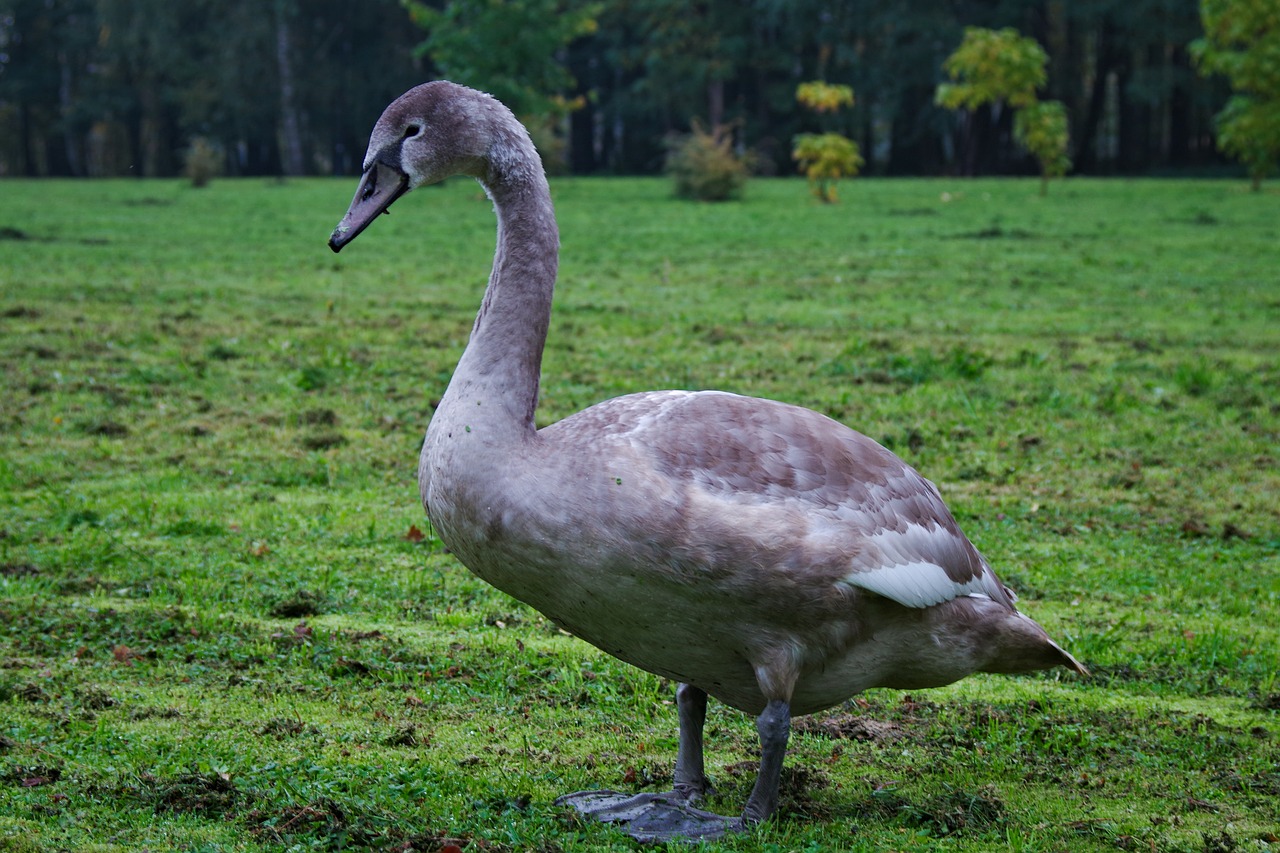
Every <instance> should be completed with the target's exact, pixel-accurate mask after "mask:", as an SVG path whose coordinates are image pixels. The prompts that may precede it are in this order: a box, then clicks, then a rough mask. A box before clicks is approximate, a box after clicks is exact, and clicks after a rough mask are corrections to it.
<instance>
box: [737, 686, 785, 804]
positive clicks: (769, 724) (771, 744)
mask: <svg viewBox="0 0 1280 853" xmlns="http://www.w3.org/2000/svg"><path fill="white" fill-rule="evenodd" d="M756 731H758V732H759V733H760V772H759V773H758V774H757V775H756V784H755V786H754V787H753V788H752V789H751V796H750V797H749V798H748V799H747V807H746V808H745V809H743V810H742V822H743V823H745V824H748V825H752V824H757V823H760V822H761V821H763V820H767V819H768V817H769V815H771V814H773V812H774V810H775V809H777V808H778V785H779V783H780V782H781V780H782V760H783V758H785V757H786V754H787V741H788V740H790V738H791V706H790V705H789V704H788V703H787V702H785V701H784V700H782V699H774V700H772V701H771V702H770V703H769V704H768V705H766V706H765V709H764V711H762V712H761V713H760V716H759V717H757V718H756Z"/></svg>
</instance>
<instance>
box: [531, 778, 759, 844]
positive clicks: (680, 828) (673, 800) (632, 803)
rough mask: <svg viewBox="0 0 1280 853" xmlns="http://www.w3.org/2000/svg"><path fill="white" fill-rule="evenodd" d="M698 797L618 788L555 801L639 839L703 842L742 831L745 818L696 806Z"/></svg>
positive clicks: (566, 796)
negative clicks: (623, 791)
mask: <svg viewBox="0 0 1280 853" xmlns="http://www.w3.org/2000/svg"><path fill="white" fill-rule="evenodd" d="M693 799H695V798H693V797H689V796H687V795H682V794H681V793H679V792H677V791H667V792H665V793H661V794H651V793H641V794H620V793H618V792H617V791H578V792H577V793H573V794H565V795H564V796H563V797H560V798H559V799H557V800H556V804H557V805H568V806H573V808H574V809H576V810H577V811H578V812H580V813H581V814H584V815H587V816H588V817H593V818H595V819H596V820H598V821H600V822H602V823H614V824H620V825H621V826H620V828H621V829H623V830H624V831H625V832H626V833H627V834H628V835H630V836H631V837H632V838H634V839H635V840H636V841H639V842H641V843H646V844H653V843H659V842H665V841H679V840H685V841H704V840H710V839H715V838H720V837H721V836H723V835H724V834H725V833H729V832H741V831H742V830H743V829H744V826H745V825H744V824H743V821H742V818H737V817H723V816H722V815H718V814H713V813H711V812H707V811H703V810H702V809H695V808H694V807H693V806H692V805H690V802H691V801H692V800H693Z"/></svg>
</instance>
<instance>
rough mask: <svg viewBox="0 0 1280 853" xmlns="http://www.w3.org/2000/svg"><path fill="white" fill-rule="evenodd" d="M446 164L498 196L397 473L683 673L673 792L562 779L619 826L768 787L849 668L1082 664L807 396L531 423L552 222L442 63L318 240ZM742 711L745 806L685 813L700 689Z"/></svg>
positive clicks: (657, 661) (496, 552) (338, 236)
mask: <svg viewBox="0 0 1280 853" xmlns="http://www.w3.org/2000/svg"><path fill="white" fill-rule="evenodd" d="M453 174H467V175H471V176H473V177H475V178H476V179H477V180H479V181H480V183H481V184H482V185H483V186H484V188H485V190H486V191H487V192H488V193H489V195H490V197H491V198H492V199H493V201H494V207H495V211H496V213H497V216H498V241H497V251H496V254H495V258H494V268H493V273H492V275H491V277H490V280H489V286H488V288H487V290H486V291H485V294H484V299H483V302H482V305H481V308H480V311H479V314H478V315H477V317H476V322H475V326H474V328H473V330H472V334H471V339H470V342H469V343H468V345H467V348H466V351H465V352H464V354H463V356H462V358H461V360H460V361H459V363H458V366H457V369H456V370H455V372H454V375H453V378H452V381H451V382H450V384H449V387H448V390H447V391H446V392H445V394H444V396H443V398H442V399H441V401H440V404H439V406H438V407H437V409H436V412H435V415H434V416H433V418H432V420H431V424H430V426H429V428H428V430H427V434H426V439H425V441H424V443H423V448H422V455H421V459H420V462H419V468H418V479H419V484H420V488H421V492H422V499H423V503H424V505H425V507H426V510H427V514H428V516H429V517H430V519H431V521H432V524H433V525H434V527H435V529H436V531H437V532H438V534H439V536H440V538H441V539H442V540H443V542H444V543H445V544H446V545H448V546H449V548H450V549H451V550H452V551H453V553H454V554H455V555H457V557H458V559H459V560H460V561H461V562H462V563H463V564H464V565H465V566H467V568H468V569H470V570H471V571H472V572H474V573H476V574H477V575H479V576H480V577H482V578H484V579H485V580H486V581H488V582H489V583H491V584H493V585H494V586H496V587H498V588H499V589H501V590H503V591H505V592H507V593H509V594H510V595H512V596H514V597H515V598H518V599H520V600H521V601H524V602H526V603H528V604H529V605H531V606H533V607H534V608H536V609H537V610H539V611H540V612H542V613H544V614H545V615H546V616H547V617H548V618H550V619H552V620H553V621H555V622H556V623H557V624H559V625H561V626H563V627H564V628H565V629H567V630H568V631H570V632H572V633H573V634H575V635H576V636H578V637H581V638H582V639H584V640H586V641H587V642H590V643H592V644H593V645H595V646H597V647H599V648H601V649H603V650H604V651H606V652H608V653H609V654H611V655H614V656H615V657H618V658H620V659H622V660H624V661H627V662H629V663H632V664H634V665H636V666H638V667H641V668H643V669H646V670H648V671H650V672H653V673H657V674H659V675H662V676H665V677H667V678H671V679H673V680H675V681H678V682H680V683H681V684H682V685H687V686H682V688H681V690H680V691H679V695H678V698H679V700H680V701H679V705H680V712H681V713H680V722H681V743H680V754H679V756H678V757H677V766H676V774H675V782H676V785H675V789H674V790H673V791H672V792H669V793H667V794H661V795H654V794H643V795H638V796H636V797H626V796H624V795H620V794H614V793H612V792H584V793H582V794H576V795H571V796H570V797H569V798H567V800H566V801H567V802H570V803H571V804H573V805H574V806H576V807H577V808H579V809H580V810H582V811H584V812H586V813H589V814H595V815H597V816H598V817H600V818H601V819H603V820H618V821H622V822H624V823H626V824H627V825H628V826H629V829H630V831H631V832H632V834H633V835H635V836H636V837H639V838H665V837H671V836H674V835H691V836H695V837H714V836H716V835H718V834H720V833H722V832H724V831H726V830H732V829H738V828H741V826H742V825H743V823H744V822H745V823H748V824H749V823H752V822H756V821H758V820H761V819H764V818H765V817H767V816H768V815H769V814H770V813H771V812H772V811H773V809H774V808H775V807H776V803H777V786H778V773H779V771H780V768H781V764H782V754H783V752H784V751H785V746H786V734H787V730H788V728H789V718H790V716H791V715H792V714H807V713H811V712H814V711H818V710H821V709H823V708H827V707H831V706H832V705H835V704H838V703H840V702H842V701H844V700H846V699H848V698H849V697H850V696H852V695H854V694H856V693H858V692H860V691H862V690H865V689H867V688H870V687H899V688H912V689H914V688H921V687H930V686H939V685H943V684H948V683H950V682H952V681H955V680H957V679H960V678H963V677H964V676H966V675H968V674H970V673H973V672H978V671H987V672H1024V671H1030V670H1036V669H1045V668H1049V667H1053V666H1058V665H1062V666H1066V667H1069V668H1072V669H1075V670H1076V671H1079V672H1083V671H1084V670H1083V667H1081V666H1080V664H1079V663H1077V662H1076V661H1075V659H1074V658H1072V657H1071V656H1070V655H1069V654H1067V653H1066V652H1065V651H1063V650H1062V649H1061V648H1060V647H1059V646H1058V645H1057V644H1055V643H1054V642H1053V641H1052V640H1050V639H1049V637H1048V636H1047V635H1046V634H1045V632H1044V631H1043V630H1042V629H1041V628H1040V626H1039V625H1037V624H1036V623H1035V622H1033V621H1032V620H1031V619H1029V618H1027V617H1026V616H1023V615H1022V614H1020V613H1019V612H1018V611H1017V609H1016V608H1015V606H1014V602H1013V596H1012V595H1011V594H1010V593H1009V592H1008V591H1007V590H1006V589H1005V588H1004V586H1003V585H1002V584H1001V583H1000V581H999V580H998V578H997V577H996V576H995V574H994V573H993V572H992V570H991V568H990V566H989V565H988V564H987V562H986V561H985V560H984V559H983V557H982V556H981V555H980V554H979V553H978V551H977V550H976V549H975V548H974V547H973V545H972V544H970V542H969V540H968V539H966V538H965V537H964V535H963V534H962V533H961V532H960V529H959V527H958V526H957V524H956V522H955V519H954V518H953V517H952V516H951V513H950V512H949V511H948V510H947V508H946V506H945V505H944V503H943V502H942V499H941V497H940V496H939V494H938V491H937V489H936V488H934V486H933V484H931V483H930V482H928V481H927V480H925V479H924V478H923V477H921V476H920V475H919V474H918V473H916V471H915V470H914V469H912V468H911V467H910V466H908V465H906V464H905V463H904V462H902V460H900V459H898V458H897V457H896V456H894V455H893V454H892V453H890V452H889V451H888V450H886V449H884V448H883V447H881V446H880V445H879V444H877V443H875V442H874V441H872V440H871V439H869V438H867V437H866V436H863V435H861V434H859V433H857V432H854V431H853V430H850V429H848V428H847V427H845V426H843V425H841V424H839V423H837V422H835V421H833V420H831V419H829V418H827V417H824V416H822V415H820V414H817V413H816V412H812V411H809V410H807V409H803V408H799V407H796V406H791V405H787V404H784V403H779V402H775V401H771V400H762V399H755V398H750V397H742V396H738V395H734V394H726V393H721V392H714V391H703V392H685V391H656V392H649V393H643V394H633V395H629V396H625V397H619V398H616V399H612V400H606V401H605V402H602V403H599V404H597V405H595V406H592V407H591V408H589V409H586V410H585V411H582V412H579V413H578V414H575V415H573V416H571V417H568V418H566V419H564V420H563V421H560V422H559V423H556V424H552V425H551V426H548V427H545V428H543V429H541V430H538V429H536V428H535V425H534V410H535V408H536V406H537V395H538V381H539V373H540V369H541V359H542V351H543V346H544V344H545V341H546V336H547V329H548V324H549V319H550V314H551V297H552V291H553V289H554V284H555V277H556V268H557V262H558V261H557V259H558V252H559V239H558V234H557V230H556V223H555V215H554V212H553V210H552V205H551V197H550V193H549V191H548V188H547V183H546V179H545V177H544V174H543V171H542V168H541V164H540V160H539V158H538V155H537V152H536V151H535V150H534V148H533V145H532V143H531V142H530V141H529V137H528V134H527V133H526V132H525V130H524V128H523V127H522V126H521V125H520V124H519V122H517V121H516V120H515V118H514V117H513V116H512V115H511V113H510V112H509V111H508V110H507V109H506V108H505V107H503V106H502V105H501V104H499V103H498V102H497V101H496V100H494V99H493V98H490V97H489V96H487V95H484V94H482V93H479V92H475V91H473V90H470V89H466V88H464V87H461V86H457V85H454V84H451V83H446V82H437V83H428V84H425V85H423V86H419V87H417V88H415V89H412V90H410V91H409V92H407V93H406V94H405V95H403V96H401V97H400V98H399V99H397V100H396V101H395V102H393V103H392V104H391V105H390V106H389V107H388V108H387V110H386V111H385V112H384V113H383V115H382V117H381V118H380V119H379V120H378V123H377V125H376V126H375V128H374V131H373V134H372V136H371V139H370V143H369V151H368V154H367V156H366V158H365V175H364V177H363V179H362V181H361V184H360V188H359V189H358V190H357V192H356V197H355V199H354V200H353V201H352V205H351V208H350V210H349V211H348V212H347V215H346V216H345V217H344V219H343V221H342V223H341V224H340V225H339V227H338V228H337V229H336V230H335V231H334V235H333V237H332V238H331V240H330V245H331V246H333V248H334V250H335V251H337V250H339V249H341V248H342V246H343V245H345V244H346V243H347V242H349V241H350V240H351V239H353V238H354V237H355V236H356V235H357V234H359V233H360V231H361V230H363V228H364V227H366V226H367V225H368V224H369V223H370V222H371V221H372V220H373V219H374V218H375V217H376V216H377V214H378V213H381V212H382V211H384V210H385V209H386V208H387V207H388V206H389V205H390V204H391V203H392V202H393V201H395V199H396V198H398V197H399V196H400V195H401V194H403V193H404V192H407V191H409V190H411V189H413V188H416V187H418V186H422V185H424V184H428V183H433V182H436V181H439V180H443V179H444V178H446V177H448V176H450V175H453ZM707 694H709V695H711V696H714V697H715V698H717V699H719V700H721V701H723V702H725V703H726V704H728V705H731V706H733V707H735V708H738V709H741V710H743V711H746V712H748V713H751V714H756V715H759V719H758V727H759V728H760V731H761V739H762V749H763V753H764V757H763V758H762V762H761V772H760V776H759V779H758V781H757V784H756V788H755V790H754V791H753V793H752V796H751V799H750V800H749V802H748V805H747V808H746V809H745V811H744V813H743V817H742V818H740V819H739V818H721V817H719V816H716V815H711V814H709V813H707V812H703V811H700V810H698V809H695V808H693V805H692V804H693V802H695V801H696V800H697V799H698V798H699V797H700V796H701V795H702V794H703V793H704V792H705V791H706V790H707V789H708V787H709V783H708V782H707V780H706V777H705V774H704V773H703V771H702V745H701V725H702V724H701V719H702V716H703V714H704V713H705V701H706V695H707Z"/></svg>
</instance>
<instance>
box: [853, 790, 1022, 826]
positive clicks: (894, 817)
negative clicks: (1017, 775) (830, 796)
mask: <svg viewBox="0 0 1280 853" xmlns="http://www.w3.org/2000/svg"><path fill="white" fill-rule="evenodd" d="M854 805H855V808H856V810H857V811H859V812H861V813H863V814H867V815H871V816H874V817H876V818H877V819H879V820H891V821H896V822H898V823H901V824H903V825H905V826H911V827H915V828H918V829H923V830H924V831H926V832H928V833H929V834H930V835H933V836H939V837H940V836H944V835H961V834H966V833H982V832H984V831H986V830H988V829H991V828H992V827H995V826H998V825H1000V824H1001V823H1003V822H1004V820H1005V818H1006V816H1007V809H1006V807H1005V804H1004V801H1003V800H1001V799H1000V797H999V795H998V794H997V792H996V791H995V789H994V788H992V787H991V786H982V787H980V788H977V789H975V790H972V791H968V790H961V789H958V788H950V787H948V790H946V791H945V792H943V793H941V794H938V795H936V796H932V797H925V798H924V799H921V800H911V799H909V798H907V797H906V796H904V795H902V794H901V793H899V792H898V791H897V790H896V789H894V788H893V787H891V786H885V787H882V788H877V789H876V790H874V791H872V793H871V794H870V795H869V796H866V797H863V798H861V799H859V800H857V801H855V804H854Z"/></svg>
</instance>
